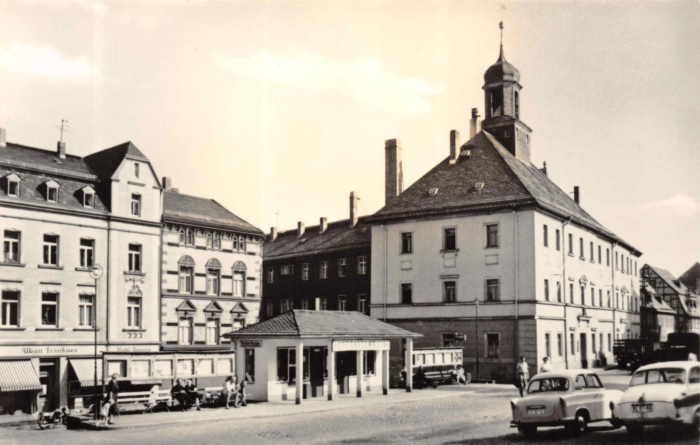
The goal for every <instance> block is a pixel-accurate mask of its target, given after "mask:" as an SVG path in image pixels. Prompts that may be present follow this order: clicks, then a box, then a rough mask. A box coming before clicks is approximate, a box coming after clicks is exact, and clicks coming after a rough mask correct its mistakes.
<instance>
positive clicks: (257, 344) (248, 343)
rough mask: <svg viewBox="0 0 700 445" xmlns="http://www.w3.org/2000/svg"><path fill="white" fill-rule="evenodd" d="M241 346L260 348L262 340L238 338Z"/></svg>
mask: <svg viewBox="0 0 700 445" xmlns="http://www.w3.org/2000/svg"><path fill="white" fill-rule="evenodd" d="M238 342H239V343H240V344H241V348H262V340H238Z"/></svg>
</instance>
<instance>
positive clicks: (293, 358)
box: [277, 348, 297, 384]
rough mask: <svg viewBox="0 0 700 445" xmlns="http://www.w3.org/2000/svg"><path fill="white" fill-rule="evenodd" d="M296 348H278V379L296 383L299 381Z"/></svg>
mask: <svg viewBox="0 0 700 445" xmlns="http://www.w3.org/2000/svg"><path fill="white" fill-rule="evenodd" d="M296 353H297V350H296V348H279V349H277V381H280V382H288V383H290V384H291V383H296V381H297V354H296Z"/></svg>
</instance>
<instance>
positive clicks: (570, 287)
mask: <svg viewBox="0 0 700 445" xmlns="http://www.w3.org/2000/svg"><path fill="white" fill-rule="evenodd" d="M569 302H570V303H571V304H574V285H573V283H569Z"/></svg>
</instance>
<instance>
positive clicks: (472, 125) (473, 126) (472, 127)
mask: <svg viewBox="0 0 700 445" xmlns="http://www.w3.org/2000/svg"><path fill="white" fill-rule="evenodd" d="M480 131H481V119H479V109H478V108H472V118H471V120H470V121H469V139H471V138H473V137H474V136H476V134H477V133H478V132H480Z"/></svg>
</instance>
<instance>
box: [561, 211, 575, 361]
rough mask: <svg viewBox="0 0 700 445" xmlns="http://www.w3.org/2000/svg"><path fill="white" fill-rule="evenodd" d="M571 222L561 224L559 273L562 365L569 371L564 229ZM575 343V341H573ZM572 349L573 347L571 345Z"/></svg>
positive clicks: (569, 220)
mask: <svg viewBox="0 0 700 445" xmlns="http://www.w3.org/2000/svg"><path fill="white" fill-rule="evenodd" d="M570 222H571V217H569V219H567V220H566V221H563V222H562V223H561V244H562V246H561V247H562V249H561V260H562V262H561V265H562V273H561V281H562V283H561V287H562V295H563V297H564V364H565V366H566V369H569V339H568V338H567V337H569V335H570V334H569V327H568V311H567V308H568V306H569V303H567V299H566V288H567V286H566V241H565V240H566V233H565V232H564V228H565V227H566V226H567V225H568V224H569V223H570ZM574 341H576V339H574ZM571 347H572V348H573V345H571Z"/></svg>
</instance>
